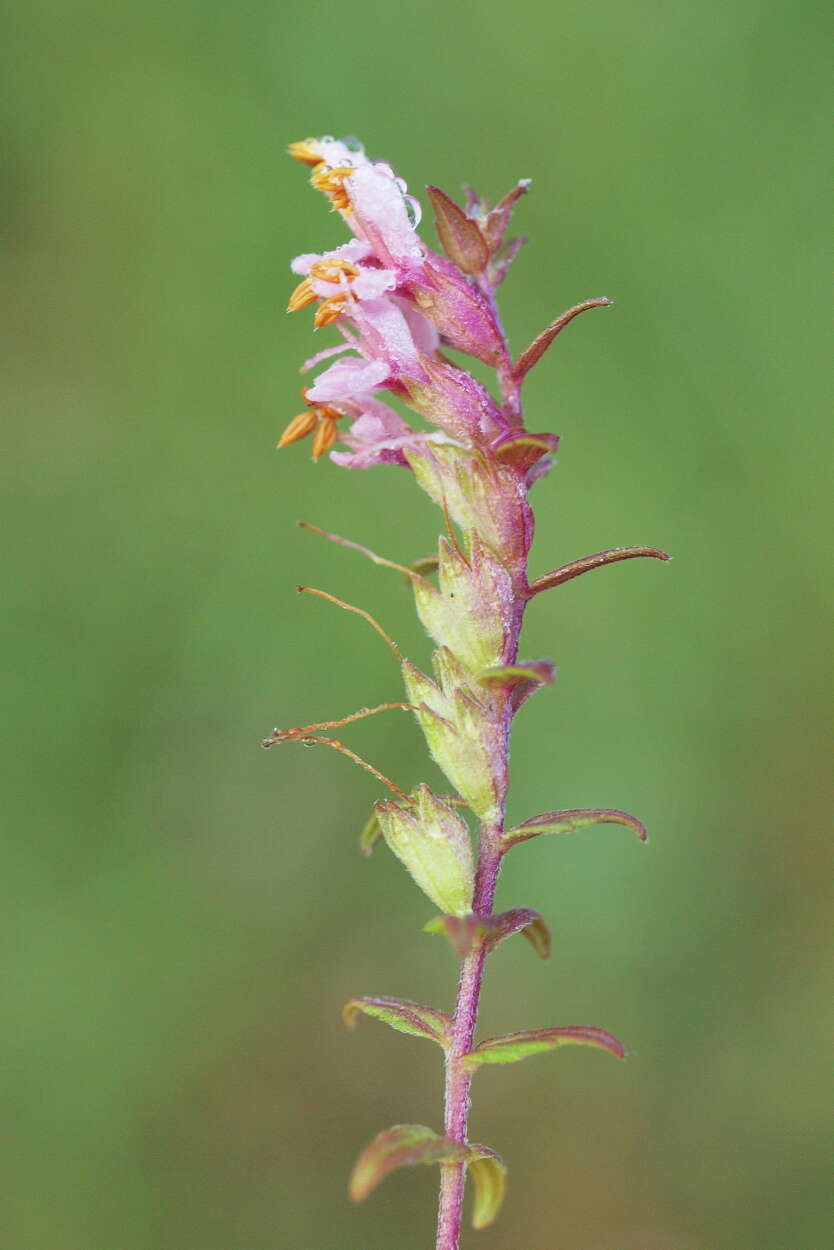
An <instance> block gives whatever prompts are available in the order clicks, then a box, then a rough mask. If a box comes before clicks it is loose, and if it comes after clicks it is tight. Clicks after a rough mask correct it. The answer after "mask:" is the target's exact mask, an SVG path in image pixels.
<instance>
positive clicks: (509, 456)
mask: <svg viewBox="0 0 834 1250" xmlns="http://www.w3.org/2000/svg"><path fill="white" fill-rule="evenodd" d="M558 446H559V436H558V435H557V434H523V435H521V436H519V435H516V434H513V433H510V434H509V435H508V437H506V438H505V439H503V440H502V441H501V442H500V443H498V444H497V445H496V446H494V447H493V452H494V453H495V455H496V456H497V457H498V459H499V460H501V461H502V462H503V463H504V464H511V465H512V466H513V468H515V469H518V471H519V472H520V473H526V472H527V470H528V469H530V468H531V467H532V466H533V465H534V464H535V463H536V461H537V460H541V458H542V456H546V455H549V454H551V453H553V452H555V451H556V449H557V448H558Z"/></svg>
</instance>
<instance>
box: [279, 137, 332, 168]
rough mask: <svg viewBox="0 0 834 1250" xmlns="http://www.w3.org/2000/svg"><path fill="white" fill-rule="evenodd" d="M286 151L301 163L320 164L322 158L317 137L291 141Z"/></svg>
mask: <svg viewBox="0 0 834 1250" xmlns="http://www.w3.org/2000/svg"><path fill="white" fill-rule="evenodd" d="M287 151H288V152H289V154H290V156H294V157H295V159H296V160H297V161H301V163H302V164H303V165H313V166H315V165H320V164H321V163H322V161H323V160H324V157H323V156H322V154H321V146H320V145H319V141H318V139H300V140H299V141H298V142H297V143H291V144H290V146H289V147H288V148H287Z"/></svg>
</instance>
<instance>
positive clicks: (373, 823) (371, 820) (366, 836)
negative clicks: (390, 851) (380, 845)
mask: <svg viewBox="0 0 834 1250" xmlns="http://www.w3.org/2000/svg"><path fill="white" fill-rule="evenodd" d="M381 837H382V830H381V829H380V827H379V817H378V816H377V814H376V812H375V811H373V812H371V814H370V816H369V817H368V823H367V824H366V825H365V827H364V828H363V830H362V832H361V833H360V835H359V849H360V851H361V852H362V854H363V855H370V853H371V851H372V850H373V849H374V847H375V846H376V844H377V842H378V841H379V839H380V838H381Z"/></svg>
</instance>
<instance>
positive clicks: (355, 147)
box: [340, 135, 365, 156]
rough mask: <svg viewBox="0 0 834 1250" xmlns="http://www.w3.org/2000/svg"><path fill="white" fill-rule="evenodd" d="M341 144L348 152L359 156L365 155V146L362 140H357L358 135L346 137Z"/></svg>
mask: <svg viewBox="0 0 834 1250" xmlns="http://www.w3.org/2000/svg"><path fill="white" fill-rule="evenodd" d="M340 142H342V143H343V144H344V145H345V147H346V148H347V150H348V152H355V153H356V154H357V156H364V155H365V145H364V143H363V142H362V141H361V139H357V138H356V135H345V137H344V139H342V140H340Z"/></svg>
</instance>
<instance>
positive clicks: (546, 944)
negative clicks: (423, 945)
mask: <svg viewBox="0 0 834 1250" xmlns="http://www.w3.org/2000/svg"><path fill="white" fill-rule="evenodd" d="M423 932H424V933H438V934H441V935H442V936H445V937H447V938H448V939H449V941H450V942H451V943H452V946H453V947H454V948H455V950H456V951H457V953H458V955H460V956H461V957H463V956H464V955H467V954H468V953H469V951H470V950H471V948H472V943H473V942H474V941H476V940H483V941H484V943H485V945H486V947H487V950H493V949H494V948H495V947H496V946H497V945H498V943H499V942H503V941H504V939H505V938H508V937H512V936H513V934H515V933H521V934H522V935H523V936H524V937H526V938H527V940H528V942H529V943H530V945H531V946H532V947H533V950H534V951H535V952H536V954H537V955H540V956H541V958H542V959H547V957H548V955H549V954H550V929H549V928H548V927H547V924H546V923H545V921H544V920H543V918H542V917H541V916H540V915H539V913H538V912H537V911H533V910H532V908H530V907H516V908H514V909H513V910H512V911H505V912H501V913H500V915H498V916H488V917H483V916H434V917H433V918H432V919H431V920H429V921H427V923H426V924H424V925H423Z"/></svg>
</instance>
